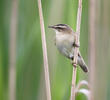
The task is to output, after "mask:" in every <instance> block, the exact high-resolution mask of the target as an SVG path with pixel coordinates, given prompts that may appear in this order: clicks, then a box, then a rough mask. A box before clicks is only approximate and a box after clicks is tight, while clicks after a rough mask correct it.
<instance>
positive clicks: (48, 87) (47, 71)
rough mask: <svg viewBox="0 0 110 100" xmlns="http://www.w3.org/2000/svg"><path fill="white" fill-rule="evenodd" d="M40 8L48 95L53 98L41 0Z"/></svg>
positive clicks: (48, 99) (39, 1)
mask: <svg viewBox="0 0 110 100" xmlns="http://www.w3.org/2000/svg"><path fill="white" fill-rule="evenodd" d="M38 9H39V17H40V27H41V38H42V49H43V60H44V73H45V84H46V95H47V100H51V91H50V79H49V69H48V58H47V46H46V38H45V28H44V20H43V13H42V5H41V0H38Z"/></svg>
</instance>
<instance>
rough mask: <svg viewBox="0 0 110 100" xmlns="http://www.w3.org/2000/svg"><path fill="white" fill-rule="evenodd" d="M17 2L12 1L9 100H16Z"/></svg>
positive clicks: (15, 0) (16, 0)
mask: <svg viewBox="0 0 110 100" xmlns="http://www.w3.org/2000/svg"><path fill="white" fill-rule="evenodd" d="M17 11H18V0H12V14H11V25H10V43H9V100H16V32H17V13H18V12H17Z"/></svg>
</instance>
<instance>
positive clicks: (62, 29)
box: [49, 24, 73, 34]
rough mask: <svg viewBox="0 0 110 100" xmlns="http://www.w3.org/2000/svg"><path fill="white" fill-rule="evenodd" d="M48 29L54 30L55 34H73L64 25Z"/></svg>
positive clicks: (70, 29) (69, 28)
mask: <svg viewBox="0 0 110 100" xmlns="http://www.w3.org/2000/svg"><path fill="white" fill-rule="evenodd" d="M49 28H52V29H54V30H55V32H56V34H72V33H73V30H72V28H71V27H69V26H68V25H66V24H57V25H52V26H49Z"/></svg>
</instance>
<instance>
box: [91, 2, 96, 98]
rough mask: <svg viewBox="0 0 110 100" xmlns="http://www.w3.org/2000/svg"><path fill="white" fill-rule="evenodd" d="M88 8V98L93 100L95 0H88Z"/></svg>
mask: <svg viewBox="0 0 110 100" xmlns="http://www.w3.org/2000/svg"><path fill="white" fill-rule="evenodd" d="M89 6H90V10H89V22H90V24H89V25H90V26H89V28H90V35H89V54H90V55H89V57H90V58H89V66H90V89H91V94H90V100H94V94H93V91H94V89H93V88H94V81H95V79H94V78H95V47H96V46H95V21H96V20H95V14H96V7H95V0H90V2H89Z"/></svg>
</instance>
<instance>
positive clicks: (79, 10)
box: [70, 0, 82, 100]
mask: <svg viewBox="0 0 110 100" xmlns="http://www.w3.org/2000/svg"><path fill="white" fill-rule="evenodd" d="M81 13H82V0H79V3H78V12H77V27H76V34H75V43H76V44H80V42H79V38H80V25H81ZM78 52H79V48H78V47H75V50H74V65H73V66H74V68H73V75H72V87H71V98H70V100H75V85H76V73H77V67H76V64H77V58H78Z"/></svg>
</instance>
